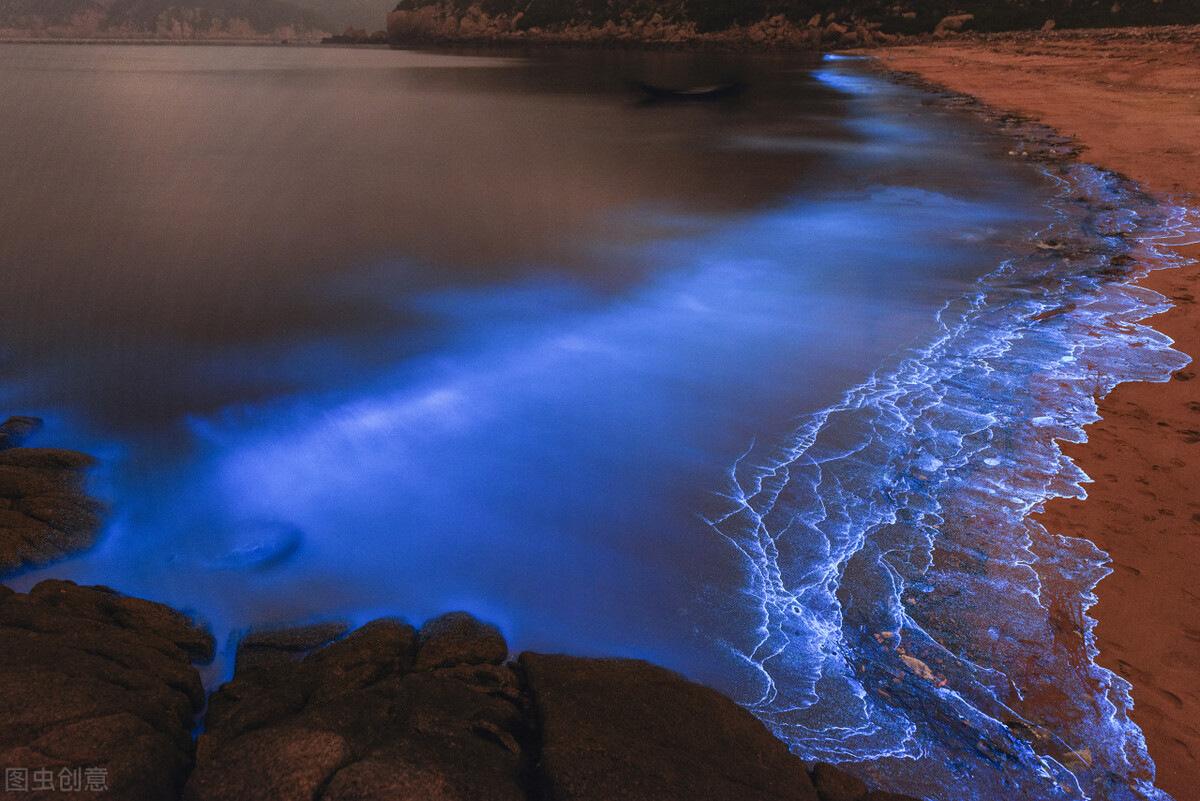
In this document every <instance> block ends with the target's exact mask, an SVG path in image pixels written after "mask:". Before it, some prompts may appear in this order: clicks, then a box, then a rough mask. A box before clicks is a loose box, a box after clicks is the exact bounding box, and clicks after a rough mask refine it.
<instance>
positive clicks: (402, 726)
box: [184, 615, 529, 801]
mask: <svg viewBox="0 0 1200 801" xmlns="http://www.w3.org/2000/svg"><path fill="white" fill-rule="evenodd" d="M446 617H447V618H449V620H448V621H447V620H446V619H445V618H439V619H438V620H439V621H443V623H449V625H448V626H435V627H434V635H435V636H436V635H438V634H442V635H445V634H446V632H447V631H451V632H453V631H459V632H462V631H474V632H476V633H479V632H484V633H487V632H490V631H494V627H491V626H485V625H484V624H481V623H479V622H478V621H474V620H473V619H464V618H465V616H462V615H454V616H446ZM435 622H436V621H435ZM314 636H315V635H314ZM254 637H255V638H256V639H255V640H252V641H251V645H254V646H255V647H261V644H262V643H267V644H275V643H277V642H283V643H289V642H293V641H297V642H298V640H296V635H295V630H292V632H285V633H282V634H280V635H279V636H273V635H270V634H257V635H254ZM304 639H305V638H303V637H302V638H300V640H304ZM416 639H417V637H416V634H415V632H414V631H413V629H412V628H411V627H409V626H406V625H404V624H402V623H399V622H398V621H394V620H380V621H375V622H373V623H370V624H368V625H366V626H363V627H362V628H360V629H358V630H356V631H354V632H353V633H351V634H350V635H349V636H347V637H345V638H344V639H341V640H338V641H337V642H334V643H333V644H331V645H327V646H324V647H322V648H318V649H316V650H314V651H312V652H311V653H310V654H309V655H308V656H307V657H306V658H305V659H304V661H302V662H299V663H296V662H278V663H275V664H258V665H254V666H251V667H248V668H243V667H239V669H238V670H237V672H236V673H235V674H234V678H233V680H232V681H230V682H228V683H227V684H225V685H224V686H222V687H221V688H220V689H219V690H218V691H217V692H216V693H214V694H213V695H212V698H211V699H210V703H209V713H208V716H207V718H206V720H205V727H206V728H205V732H204V733H203V734H201V735H200V739H199V748H198V751H199V753H198V757H197V767H196V771H195V773H194V774H193V775H192V778H191V779H190V780H189V782H188V784H187V787H186V789H185V792H184V798H185V799H189V801H202V800H204V799H222V801H225V799H247V800H248V799H268V798H271V799H275V798H318V797H319V798H320V799H323V801H333V800H334V799H357V800H358V801H364V800H365V799H379V801H384V800H385V799H386V800H387V801H403V799H413V801H416V800H417V799H476V798H477V799H497V800H498V801H499V800H501V799H503V800H504V801H507V800H508V799H512V801H517V800H518V799H524V798H525V797H526V795H525V791H524V771H525V769H526V765H527V760H526V758H525V753H526V750H527V749H526V747H525V745H524V743H526V742H527V740H528V734H529V733H528V731H527V727H526V724H525V719H524V716H523V713H522V709H521V706H520V705H519V704H518V703H517V696H518V690H517V680H516V676H515V674H513V672H512V670H511V669H510V668H508V667H504V666H500V665H489V664H476V665H468V664H462V663H459V664H455V665H451V666H449V667H443V668H438V669H428V670H422V671H420V672H418V671H417V669H416V664H415V662H414V659H413V656H414V650H415V642H416ZM468 639H470V641H472V642H478V640H479V637H474V638H468ZM484 639H485V640H486V639H487V638H486V637H485V638H484ZM256 643H258V645H255V644H256ZM466 653H467V654H468V656H470V655H471V654H470V652H469V651H468V652H466ZM505 654H506V655H507V648H506V649H505Z"/></svg>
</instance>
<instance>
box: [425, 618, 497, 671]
mask: <svg viewBox="0 0 1200 801" xmlns="http://www.w3.org/2000/svg"><path fill="white" fill-rule="evenodd" d="M417 642H418V644H419V650H418V651H417V669H418V670H426V669H429V668H437V667H448V666H450V665H461V664H468V665H476V664H481V663H491V664H494V665H498V664H500V663H501V662H503V661H504V660H506V659H508V643H506V642H505V641H504V635H502V634H501V633H500V630H499V629H497V628H496V627H495V626H492V625H490V624H487V623H480V622H479V621H478V620H476V619H475V618H473V617H471V616H470V615H468V614H467V613H466V612H450V613H449V614H445V615H442V616H441V617H439V618H435V619H433V620H431V621H429V622H428V623H426V624H425V625H424V626H422V627H421V632H420V634H418V635H417Z"/></svg>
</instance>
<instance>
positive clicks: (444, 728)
mask: <svg viewBox="0 0 1200 801" xmlns="http://www.w3.org/2000/svg"><path fill="white" fill-rule="evenodd" d="M346 629H347V626H346V625H345V624H341V623H329V624H318V625H314V626H306V627H302V628H296V629H286V630H282V631H266V632H255V633H253V634H250V635H249V636H247V637H245V638H244V639H243V640H242V642H241V643H240V645H239V647H238V652H237V658H236V668H235V672H234V676H233V678H232V680H230V681H229V682H227V683H225V684H224V685H222V686H221V687H220V688H219V689H217V690H216V691H215V692H213V693H212V695H211V696H210V697H209V698H208V709H207V713H206V715H205V718H204V721H203V729H204V730H203V733H201V734H200V735H199V737H198V739H197V740H196V741H195V743H193V740H192V736H191V731H192V729H193V727H194V724H195V715H196V714H197V713H198V712H199V710H201V709H202V708H203V707H204V701H205V699H204V689H203V687H202V685H201V680H200V675H199V673H198V672H197V670H196V668H195V666H194V665H195V663H200V662H206V661H209V660H211V659H212V656H213V638H212V637H211V636H210V635H209V634H208V633H207V632H205V631H203V630H201V629H199V628H197V627H196V625H195V624H194V623H193V622H192V621H191V620H189V619H188V618H186V617H185V616H183V615H182V614H180V613H178V612H176V611H174V610H172V609H170V608H168V607H166V606H163V605H161V604H156V603H152V602H150V601H143V600H139V599H136V598H128V597H124V596H122V595H119V594H118V593H116V592H114V591H113V590H110V589H108V588H106V587H79V586H77V585H75V584H73V583H71V582H67V581H44V582H42V583H40V584H38V585H37V586H35V587H34V588H33V589H32V590H30V592H29V593H28V594H21V593H16V592H13V591H12V590H11V589H9V588H7V587H4V586H3V585H0V686H3V687H4V692H3V693H0V768H3V769H6V771H7V770H8V769H11V772H6V779H8V781H9V784H8V786H9V787H19V788H23V789H24V790H25V793H24V794H22V795H20V796H19V797H20V798H23V799H50V798H57V797H59V795H58V794H60V793H63V792H71V793H75V794H77V795H78V797H81V798H90V799H97V800H98V799H103V798H120V799H122V801H162V800H163V799H178V798H181V797H182V798H183V799H186V801H208V800H209V799H213V800H214V801H215V800H216V799H220V801H257V800H258V799H264V800H265V799H273V800H274V801H292V799H296V801H300V799H304V801H351V799H353V801H372V800H377V801H405V799H412V801H418V799H419V801H451V800H453V801H528V800H530V799H538V800H539V801H608V799H612V798H622V799H629V800H630V801H672V799H679V801H684V799H686V800H687V801H691V800H692V799H696V798H737V799H739V801H743V800H744V801H897V800H899V799H905V798H906V797H904V796H895V795H890V794H884V793H879V792H873V793H868V792H867V789H866V787H865V785H863V784H862V782H859V781H858V780H856V779H854V778H852V777H850V776H848V775H846V774H844V773H842V772H841V771H840V770H838V769H837V768H835V767H833V766H831V765H822V764H818V765H816V766H814V767H812V769H811V771H810V769H809V766H807V765H806V764H805V763H804V762H802V761H801V760H799V759H798V758H796V757H794V756H792V755H791V754H790V753H788V751H787V749H786V748H785V747H784V745H783V744H782V743H781V742H779V741H778V740H777V739H776V738H775V737H774V736H772V735H771V733H770V732H768V731H767V729H766V728H765V727H764V726H763V725H762V724H761V723H760V722H759V721H758V720H757V719H756V718H754V716H753V715H751V714H750V713H749V712H747V711H746V710H744V709H742V708H741V707H739V706H738V705H737V704H735V703H734V702H732V701H730V700H729V699H727V698H725V697H724V696H722V695H720V694H719V693H717V692H715V691H713V690H711V689H708V688H706V687H702V686H700V685H697V684H694V683H692V682H689V681H687V680H686V679H684V678H683V677H681V676H678V675H677V674H674V673H672V672H670V671H668V670H664V669H663V668H659V667H655V666H653V665H650V664H648V663H646V662H641V661H638V660H629V659H585V658H578V657H569V656H546V655H541V654H533V653H526V654H522V655H521V656H520V657H519V658H518V659H517V660H516V661H515V662H513V661H509V652H508V646H507V644H506V643H505V641H504V638H503V636H501V634H500V632H499V631H498V630H497V629H496V628H495V627H494V626H490V625H487V624H485V623H481V622H479V621H477V620H475V619H474V618H472V617H471V616H469V615H466V614H463V613H453V614H449V615H444V616H442V617H440V618H437V619H435V620H432V621H430V622H428V623H426V624H425V626H423V627H422V628H421V629H420V631H416V630H414V629H413V628H412V627H411V626H409V625H406V624H405V623H403V622H401V621H398V620H394V619H381V620H376V621H374V622H373V623H369V624H367V625H365V626H363V627H361V628H359V629H357V630H355V631H352V632H350V633H349V634H345V632H346ZM909 801H911V800H909Z"/></svg>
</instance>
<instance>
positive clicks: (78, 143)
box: [0, 45, 1186, 799]
mask: <svg viewBox="0 0 1200 801" xmlns="http://www.w3.org/2000/svg"><path fill="white" fill-rule="evenodd" d="M731 74H737V75H739V76H742V77H744V78H746V79H747V80H748V81H749V83H750V90H749V91H748V92H747V93H746V94H745V95H744V96H743V97H740V98H738V99H736V100H735V101H731V102H720V103H695V104H671V103H666V104H646V103H642V102H639V98H638V96H637V95H636V94H635V93H633V92H632V91H631V90H630V89H629V86H628V81H629V80H630V79H640V80H646V81H648V82H651V83H661V84H666V85H677V86H685V85H692V84H702V83H708V82H711V81H713V80H717V79H720V77H721V76H724V75H731ZM0 102H2V103H3V106H4V108H6V109H8V110H11V112H10V113H6V114H5V115H4V116H3V118H0V221H2V224H3V226H4V230H5V236H4V237H3V239H0V290H2V292H3V297H4V299H5V314H4V315H3V323H0V398H3V401H4V409H5V410H6V411H7V412H9V413H13V414H17V413H21V414H37V415H40V416H43V417H45V418H46V419H47V420H48V421H49V426H48V428H47V430H46V431H45V432H44V433H43V434H42V435H41V437H40V440H39V441H38V442H37V443H36V444H46V445H58V446H64V447H75V448H79V449H82V450H87V451H90V452H93V453H96V454H98V455H100V456H101V457H103V459H104V462H103V466H102V467H101V468H100V469H99V470H98V471H97V474H96V475H95V477H94V482H93V485H94V490H95V492H96V493H97V494H98V495H100V496H101V497H103V498H104V499H105V500H107V501H108V503H109V504H110V506H111V512H110V515H109V519H108V523H107V525H106V528H105V531H104V533H103V536H102V539H101V541H100V543H99V544H98V545H97V547H96V548H94V549H93V550H91V551H89V552H87V553H86V554H83V555H81V556H78V557H75V558H73V559H70V560H67V561H65V562H63V563H59V564H57V565H54V566H51V567H48V568H44V569H41V570H37V571H33V572H31V573H29V574H27V575H24V576H21V577H19V578H17V579H16V580H15V581H13V582H11V583H13V584H14V586H17V587H22V588H23V587H27V586H29V585H31V584H32V583H34V582H35V581H37V580H39V579H41V578H44V577H50V576H53V577H63V578H71V579H73V580H76V581H79V582H81V583H102V584H107V585H110V586H113V587H116V588H118V589H120V590H122V591H124V592H127V593H130V594H136V595H141V596H144V597H150V598H154V599H156V600H161V601H163V602H166V603H170V604H172V605H174V606H177V607H179V608H182V609H185V610H187V611H189V612H191V613H192V614H194V615H196V616H197V617H198V618H199V619H201V620H203V621H205V622H206V623H207V624H208V625H210V626H211V627H212V628H213V631H214V633H215V634H216V635H217V637H218V640H219V641H220V642H221V643H222V644H223V649H224V655H223V657H222V659H220V660H218V663H217V665H216V666H214V667H213V668H212V669H211V670H210V672H209V678H210V680H212V681H217V680H220V678H221V677H222V675H224V674H225V673H226V672H227V671H228V667H229V662H228V656H229V654H230V653H231V649H232V647H233V645H234V644H235V643H236V639H237V637H238V636H239V635H240V633H241V632H244V631H246V630H248V629H250V628H253V627H257V626H266V625H279V624H288V623H302V622H308V621H311V620H316V619H329V618H342V619H347V620H351V621H353V622H359V623H361V622H365V621H366V620H369V619H371V618H372V617H376V616H379V615H399V616H401V617H404V618H406V619H408V620H409V621H411V622H413V623H416V624H420V623H421V622H422V621H423V620H425V619H427V618H430V617H433V616H435V615H437V614H440V613H442V612H445V611H448V610H451V609H465V610H467V611H470V612H473V613H474V614H476V615H478V616H479V617H481V618H483V619H486V620H490V621H492V622H495V623H497V624H498V625H500V627H501V628H502V629H503V630H504V632H505V634H506V636H507V637H508V638H509V641H510V644H511V645H512V646H513V648H514V649H533V650H543V651H566V652H572V653H579V654H595V655H620V656H635V657H643V658H647V659H651V660H653V661H656V662H658V663H660V664H664V665H667V666H669V667H672V668H675V669H677V670H680V671H681V672H683V673H685V674H687V675H689V676H691V677H693V678H696V679H698V680H701V681H704V682H706V683H709V684H711V685H713V686H715V687H717V688H719V689H721V690H723V691H725V692H727V693H729V694H730V695H732V696H733V697H735V698H736V699H737V700H739V701H740V702H742V703H744V704H746V705H747V706H748V707H749V708H751V709H752V710H753V711H754V712H755V713H756V714H758V715H759V716H760V717H761V718H762V719H763V720H764V721H765V722H766V723H767V724H768V725H769V726H770V727H772V729H773V730H774V731H776V733H777V734H779V736H780V737H781V738H782V739H784V740H785V741H786V742H787V743H788V744H789V745H790V746H791V747H792V748H793V750H794V751H796V752H797V753H798V754H801V755H802V756H805V757H806V758H821V759H825V760H829V761H836V762H842V763H847V764H848V765H849V766H850V767H852V768H853V769H854V770H855V771H857V772H859V773H860V774H862V775H865V776H869V777H871V778H872V780H873V781H875V782H876V783H878V784H880V785H882V786H887V787H890V788H893V789H898V790H904V791H906V792H911V793H914V794H918V795H923V796H925V797H928V798H931V799H943V798H944V799H951V798H954V799H958V798H971V799H1007V798H1013V797H1021V798H1030V799H1041V798H1047V799H1049V798H1098V799H1126V798H1162V797H1163V796H1162V795H1161V794H1159V793H1157V791H1155V790H1154V789H1153V787H1152V777H1153V765H1152V763H1151V761H1150V760H1149V758H1148V756H1147V755H1146V753H1145V748H1144V744H1143V743H1142V740H1141V734H1140V732H1139V731H1138V730H1137V728H1136V727H1135V726H1133V724H1132V723H1130V722H1129V720H1128V718H1127V716H1126V711H1127V709H1128V707H1129V705H1130V700H1129V695H1128V686H1127V685H1126V684H1125V683H1124V682H1123V681H1122V680H1121V679H1119V678H1118V677H1116V676H1114V675H1112V674H1110V673H1108V672H1107V671H1104V670H1103V669H1101V668H1098V667H1097V666H1095V664H1094V663H1093V657H1094V655H1095V654H1094V645H1093V643H1092V639H1091V634H1090V629H1091V625H1092V622H1091V620H1090V619H1089V618H1088V617H1087V616H1086V609H1087V607H1088V605H1089V604H1090V602H1091V600H1092V595H1091V591H1092V589H1093V587H1094V585H1095V582H1096V581H1097V580H1099V578H1100V577H1101V576H1102V575H1103V574H1104V572H1105V570H1106V568H1105V567H1104V563H1105V556H1104V554H1102V553H1100V552H1098V551H1097V550H1096V549H1095V548H1094V547H1092V546H1091V545H1090V544H1089V543H1086V542H1084V541H1079V540H1063V539H1054V538H1051V537H1050V536H1049V535H1047V534H1046V532H1045V531H1044V530H1042V529H1041V528H1040V527H1039V526H1038V525H1037V524H1036V523H1035V522H1033V521H1031V520H1030V519H1029V514H1030V513H1031V512H1033V511H1035V510H1036V509H1037V508H1038V507H1039V506H1040V504H1041V503H1042V502H1043V501H1044V500H1045V499H1047V498H1048V497H1052V496H1055V495H1077V494H1079V493H1081V492H1082V491H1083V490H1082V488H1081V482H1083V481H1084V480H1085V477H1084V476H1083V475H1082V474H1081V473H1079V471H1078V470H1077V469H1076V468H1074V466H1073V465H1071V464H1070V463H1069V462H1067V461H1066V460H1065V459H1064V458H1063V457H1062V456H1061V454H1060V452H1059V450H1058V447H1057V445H1056V441H1058V440H1076V439H1079V438H1080V437H1081V436H1082V433H1081V427H1082V426H1083V425H1085V424H1086V423H1087V422H1090V421H1091V420H1093V419H1094V417H1095V401H1094V399H1095V398H1096V397H1098V396H1100V395H1103V394H1104V393H1105V392H1107V391H1108V390H1109V389H1110V388H1111V387H1112V386H1113V385H1114V384H1115V383H1117V382H1119V381H1124V380H1134V379H1139V380H1165V379H1166V378H1167V377H1168V376H1169V373H1170V371H1171V370H1173V369H1177V368H1178V367H1179V366H1181V365H1182V364H1183V363H1185V361H1186V360H1185V358H1184V357H1183V356H1181V355H1180V354H1178V353H1177V352H1175V351H1173V350H1171V349H1170V347H1169V346H1170V342H1169V341H1168V340H1166V339H1165V338H1164V337H1162V336H1161V335H1158V334H1156V333H1155V332H1154V331H1152V330H1151V329H1148V328H1146V327H1144V326H1143V325H1141V324H1140V322H1139V321H1140V320H1142V319H1143V318H1144V317H1146V316H1147V315H1148V314H1150V313H1152V312H1154V311H1156V310H1159V309H1161V308H1162V307H1163V300H1162V298H1160V297H1158V296H1155V295H1154V294H1153V293H1149V292H1147V291H1145V290H1141V289H1138V288H1137V287H1133V286H1130V285H1129V283H1128V279H1129V278H1130V277H1131V275H1134V274H1137V273H1138V272H1139V271H1143V270H1145V269H1149V268H1151V267H1155V266H1169V258H1168V257H1167V256H1165V255H1164V254H1162V253H1160V252H1158V250H1157V248H1156V246H1155V241H1156V240H1155V237H1156V236H1157V237H1160V238H1161V237H1163V236H1167V235H1169V234H1170V233H1171V232H1172V231H1173V230H1175V226H1178V225H1182V222H1181V221H1180V220H1179V219H1177V217H1176V216H1173V215H1175V212H1176V211H1177V210H1174V209H1172V208H1171V207H1169V206H1166V205H1163V204H1162V203H1158V202H1156V201H1155V200H1154V199H1152V198H1149V197H1146V196H1144V195H1143V194H1141V193H1140V192H1139V191H1138V190H1137V189H1136V187H1132V186H1129V185H1127V184H1125V183H1123V182H1122V181H1120V180H1119V179H1118V178H1116V177H1115V176H1109V175H1105V174H1103V173H1100V172H1098V171H1095V170H1091V169H1089V168H1086V167H1071V168H1069V169H1068V168H1064V169H1061V170H1060V169H1057V168H1056V169H1054V170H1051V171H1049V172H1047V171H1045V170H1039V169H1036V168H1034V167H1032V166H1030V165H1029V164H1028V163H1026V162H1025V161H1023V160H1022V159H1020V158H1017V157H1014V156H1013V155H1011V154H1010V151H1011V150H1012V149H1013V147H1014V145H1013V142H1012V141H1010V140H1008V139H1005V138H1003V137H1000V136H998V135H996V134H994V133H992V132H990V131H989V130H988V129H987V128H986V126H984V125H983V124H982V123H980V122H979V121H978V120H975V119H974V118H972V117H971V116H970V115H969V114H966V113H963V112H961V111H955V110H954V109H952V108H948V107H945V106H942V105H939V104H936V103H933V102H932V101H931V100H930V99H929V98H927V97H926V96H924V95H922V94H921V93H920V92H919V91H917V90H915V89H911V88H906V87H902V86H897V85H892V84H889V83H888V82H886V81H885V80H883V79H882V78H880V77H878V76H876V75H874V74H872V73H871V72H869V71H868V70H866V69H865V68H863V66H862V65H860V64H858V63H856V62H853V61H845V60H833V61H822V62H816V61H812V62H804V61H800V60H797V59H795V58H783V57H780V58H748V57H734V56H720V55H716V54H663V53H659V54H635V53H628V54H558V55H545V54H533V55H530V54H521V53H517V52H506V53H501V54H483V53H480V54H468V55H464V54H439V53H409V52H399V51H387V50H350V49H324V48H321V49H319V48H295V47H231V46H211V47H209V46H204V47H200V46H197V47H154V46H86V47H84V46H79V47H68V46H44V45H43V46H37V45H11V46H5V47H3V48H0ZM1085 200H1086V202H1085Z"/></svg>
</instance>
